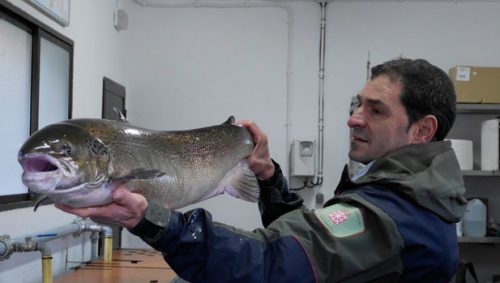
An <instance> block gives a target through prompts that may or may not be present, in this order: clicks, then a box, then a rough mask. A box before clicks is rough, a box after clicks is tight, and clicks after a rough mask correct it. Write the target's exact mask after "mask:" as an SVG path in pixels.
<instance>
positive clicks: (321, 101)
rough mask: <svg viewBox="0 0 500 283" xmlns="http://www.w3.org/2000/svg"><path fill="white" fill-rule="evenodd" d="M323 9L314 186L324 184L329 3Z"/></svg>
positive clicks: (325, 3)
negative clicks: (326, 46) (326, 48)
mask: <svg viewBox="0 0 500 283" xmlns="http://www.w3.org/2000/svg"><path fill="white" fill-rule="evenodd" d="M319 5H320V7H321V27H320V41H319V96H318V160H317V168H318V169H317V170H318V171H317V174H316V182H315V183H314V185H321V184H322V183H323V157H324V127H325V124H324V121H325V120H324V116H325V39H326V5H327V2H325V1H323V2H320V3H319Z"/></svg>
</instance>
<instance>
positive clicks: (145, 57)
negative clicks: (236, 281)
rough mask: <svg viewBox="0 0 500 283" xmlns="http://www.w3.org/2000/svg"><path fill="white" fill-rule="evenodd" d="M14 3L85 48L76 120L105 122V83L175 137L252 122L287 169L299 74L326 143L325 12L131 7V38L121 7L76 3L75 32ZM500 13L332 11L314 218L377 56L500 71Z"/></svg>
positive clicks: (310, 125)
mask: <svg viewBox="0 0 500 283" xmlns="http://www.w3.org/2000/svg"><path fill="white" fill-rule="evenodd" d="M12 2H13V3H15V4H16V5H17V6H19V7H21V8H22V9H25V10H26V11H28V12H30V13H32V14H33V15H35V16H36V17H37V18H39V19H40V20H42V21H43V22H45V23H47V24H49V25H51V26H52V27H54V28H55V29H57V30H58V31H60V32H61V33H62V34H64V35H66V36H68V37H70V38H72V39H73V40H74V41H75V61H74V64H75V66H74V93H73V94H74V106H73V107H74V111H73V113H74V116H75V117H83V116H89V117H99V116H100V109H101V104H100V103H101V87H102V85H101V80H102V76H104V75H105V76H109V77H110V78H112V79H114V80H116V81H117V82H119V83H122V84H124V85H125V86H126V87H127V99H128V101H127V108H128V110H129V118H130V120H131V122H133V123H135V124H138V125H142V126H147V127H151V128H156V129H169V130H173V129H187V128H193V127H201V126H208V125H213V124H217V123H221V122H223V121H224V120H225V119H226V118H227V116H229V115H235V116H236V117H237V118H249V119H253V120H255V121H256V122H257V123H258V124H259V125H260V126H261V128H262V129H263V130H264V131H266V132H267V133H268V134H269V138H270V142H271V144H270V146H271V151H272V153H273V156H274V157H275V159H276V160H277V161H278V162H280V163H281V164H282V165H283V166H284V167H286V164H285V161H286V154H287V153H286V150H285V149H286V144H285V140H286V125H285V123H286V113H287V107H286V102H287V98H286V91H287V76H286V74H287V72H290V74H291V84H290V89H289V91H290V97H289V99H288V102H289V105H290V109H289V110H290V111H289V115H290V121H289V122H290V124H291V126H290V136H291V138H292V139H293V138H299V139H316V135H317V118H318V111H317V99H318V82H319V80H318V50H319V16H320V12H319V11H320V10H319V5H318V4H316V2H315V1H311V2H302V1H292V2H290V3H289V4H287V5H288V6H289V7H290V10H289V11H288V12H287V11H286V10H284V9H281V8H231V9H216V8H210V9H209V8H183V9H180V8H177V9H171V8H168V9H167V8H154V9H153V8H147V7H140V6H138V5H137V4H135V3H134V2H132V1H127V2H123V3H122V5H123V8H124V9H126V10H127V13H128V15H129V27H128V30H127V31H123V32H117V31H116V30H114V29H113V27H112V11H113V9H114V4H115V1H111V0H108V1H98V0H93V1H88V0H86V1H82V0H80V1H78V0H75V1H72V2H71V3H72V7H71V9H72V10H71V25H70V26H69V27H68V28H62V27H60V26H57V24H54V23H52V22H51V21H50V20H48V19H47V18H45V17H44V16H43V15H41V14H40V13H38V12H36V11H35V10H34V9H32V8H31V7H29V6H28V5H27V4H26V3H25V2H24V1H21V0H17V1H12ZM499 9H500V4H499V3H498V2H497V3H482V2H480V3H478V2H473V1H470V2H455V1H450V2H440V1H437V2H430V1H376V2H375V3H373V1H362V2H357V1H339V2H337V1H334V2H332V3H330V4H328V7H327V42H326V46H327V54H326V60H327V64H326V86H325V87H326V89H325V90H326V95H325V96H326V97H325V109H326V113H325V167H324V177H325V181H324V184H323V185H322V186H321V188H319V189H318V188H317V189H314V190H312V191H306V192H303V193H302V194H303V195H304V196H305V198H306V203H307V204H308V205H309V206H311V207H312V206H313V197H314V193H315V192H317V191H318V190H321V192H322V193H324V194H325V195H326V197H327V198H328V197H331V196H332V194H333V190H334V189H335V186H336V185H337V181H338V177H339V175H340V172H341V169H342V167H343V165H344V164H345V162H346V161H347V156H346V155H347V150H348V129H347V126H346V120H347V115H348V106H349V102H350V97H351V96H352V95H355V94H356V93H357V92H358V91H359V90H360V89H361V87H362V85H363V82H364V80H365V79H366V61H367V54H368V52H370V54H371V61H372V65H375V64H378V63H381V62H383V61H386V60H388V59H392V58H394V57H397V56H399V55H403V56H407V57H422V58H426V59H428V60H430V61H431V62H433V63H435V64H436V65H438V66H439V67H441V68H443V69H444V70H447V69H448V68H450V67H451V66H453V65H458V64H471V65H482V66H499V65H500V56H499V54H498V53H499V51H498V50H500V36H499V35H500V34H499V33H500V30H499V29H498V26H500V18H499V17H498V16H497V11H498V10H499ZM290 19H291V20H292V21H291V23H290V25H291V32H289V30H288V21H289V20H290ZM289 41H290V42H289ZM287 66H288V67H287ZM198 206H203V207H206V208H208V209H209V210H210V211H211V212H212V213H213V216H214V219H215V220H218V221H222V222H225V223H228V224H232V225H235V226H238V227H241V228H245V229H252V228H255V227H259V226H260V223H259V219H258V213H257V207H256V206H255V205H254V204H248V203H244V202H242V201H239V200H234V199H232V198H230V197H220V198H215V199H212V200H209V201H207V202H204V203H202V204H199V205H196V207H198ZM42 211H44V213H41V214H40V213H34V214H32V213H31V210H30V209H21V210H15V211H13V212H3V213H0V223H2V227H7V226H6V224H5V223H6V221H7V220H9V219H10V218H11V217H16V218H17V219H19V221H23V223H25V225H23V228H20V227H15V228H8V229H3V230H2V234H14V235H21V234H23V233H26V232H30V231H36V230H39V229H40V228H44V229H45V228H47V227H45V226H44V225H43V224H42V223H50V225H53V226H56V225H62V224H65V223H67V222H69V221H71V220H72V219H73V218H72V217H71V216H68V215H64V214H63V213H60V212H58V211H57V210H55V209H53V208H52V207H43V208H42ZM124 241H125V243H126V245H127V246H137V245H140V244H139V243H138V242H137V241H136V240H135V239H134V238H133V237H128V236H125V239H124ZM11 261H14V263H12V262H11ZM18 263H19V264H18ZM31 263H33V264H31ZM7 265H8V266H9V267H10V268H14V266H20V267H16V268H15V269H13V270H10V269H9V268H6V269H3V267H2V266H5V265H4V263H2V265H0V278H2V279H1V280H3V278H11V279H12V280H13V278H16V280H17V278H18V277H19V274H24V276H25V278H24V279H25V280H24V281H25V282H36V281H35V280H33V279H32V278H33V277H30V275H26V274H27V273H29V272H25V271H26V270H30V271H31V270H34V271H36V270H39V262H38V260H37V259H36V258H31V259H29V260H28V259H25V258H24V257H23V258H20V257H16V258H13V259H10V260H9V261H8V262H7ZM28 265H29V266H28ZM54 268H55V269H56V268H59V270H60V267H54ZM37 278H38V277H37ZM483 279H484V278H483ZM17 281H18V280H17ZM482 281H485V280H482ZM2 282H3V281H2Z"/></svg>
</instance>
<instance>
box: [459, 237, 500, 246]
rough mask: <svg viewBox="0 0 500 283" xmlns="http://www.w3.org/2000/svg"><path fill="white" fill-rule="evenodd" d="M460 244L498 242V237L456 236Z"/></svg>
mask: <svg viewBox="0 0 500 283" xmlns="http://www.w3.org/2000/svg"><path fill="white" fill-rule="evenodd" d="M458 242H459V243H461V244H500V237H477V238H476V237H458Z"/></svg>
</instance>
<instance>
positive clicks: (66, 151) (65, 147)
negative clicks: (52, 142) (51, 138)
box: [61, 143, 73, 156]
mask: <svg viewBox="0 0 500 283" xmlns="http://www.w3.org/2000/svg"><path fill="white" fill-rule="evenodd" d="M72 152H73V149H72V148H71V145H69V144H67V143H64V144H63V145H62V146H61V153H62V154H64V155H65V156H70V155H71V153H72Z"/></svg>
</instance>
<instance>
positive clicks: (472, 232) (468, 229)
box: [462, 198, 487, 237]
mask: <svg viewBox="0 0 500 283" xmlns="http://www.w3.org/2000/svg"><path fill="white" fill-rule="evenodd" d="M486 210H487V208H486V205H485V204H484V203H483V202H482V201H481V200H480V199H477V198H475V199H471V200H469V201H468V202H467V209H466V211H465V214H464V217H463V219H462V223H463V233H464V236H465V237H484V236H486Z"/></svg>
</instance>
